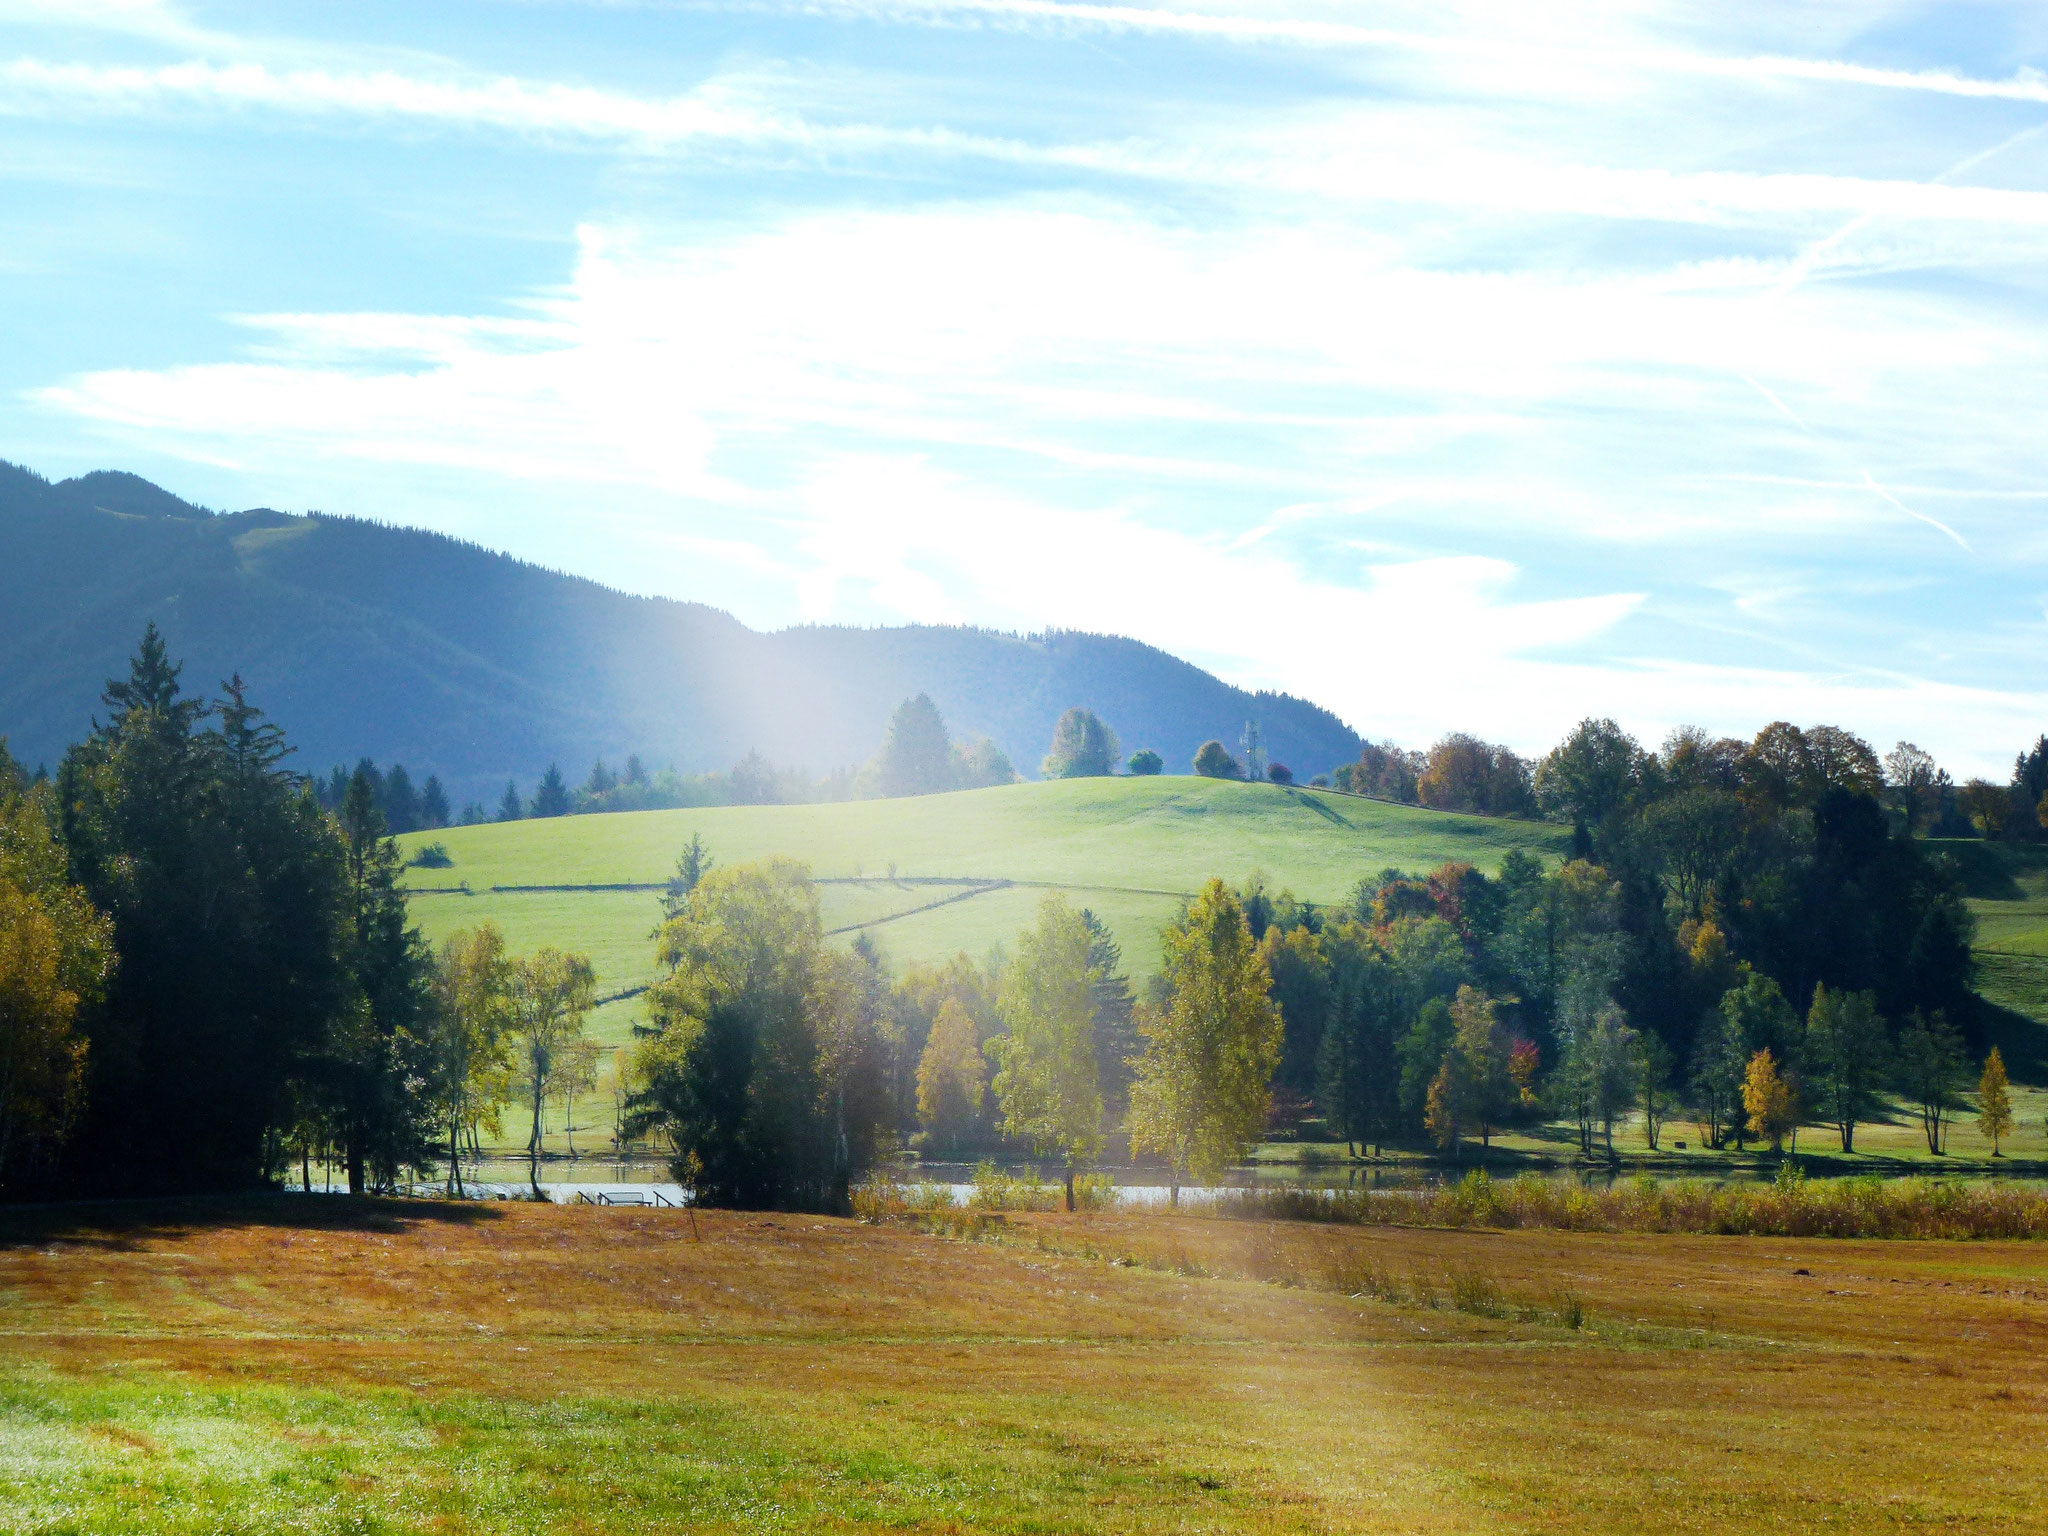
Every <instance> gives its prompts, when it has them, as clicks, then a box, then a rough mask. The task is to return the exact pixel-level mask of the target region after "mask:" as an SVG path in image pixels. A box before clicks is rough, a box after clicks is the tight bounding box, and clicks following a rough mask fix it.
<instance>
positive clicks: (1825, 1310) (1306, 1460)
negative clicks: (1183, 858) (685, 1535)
mask: <svg viewBox="0 0 2048 1536" xmlns="http://www.w3.org/2000/svg"><path fill="white" fill-rule="evenodd" d="M699 1220H700V1227H701V1240H699V1239H697V1238H695V1237H693V1234H692V1228H691V1224H690V1222H689V1220H688V1218H687V1216H686V1215H684V1214H682V1213H678V1212H674V1211H663V1212H649V1211H620V1210H602V1209H596V1208H566V1209H557V1208H550V1207H540V1206H529V1205H489V1206H479V1205H452V1204H451V1205H443V1204H439V1203H427V1202H421V1203H413V1204H398V1203H384V1204H377V1203H368V1202H351V1201H347V1200H343V1199H334V1200H327V1199H315V1200H305V1199H290V1198H284V1199H276V1198H273V1199H265V1200H252V1201H246V1202H239V1203H234V1202H224V1203H194V1204H186V1205H176V1206H142V1205H137V1206H128V1207H105V1208H98V1209H92V1210H86V1209H82V1208H81V1209H76V1210H70V1211H61V1210H60V1211H55V1212H49V1211H46V1212H41V1213H36V1212H14V1213H10V1214H8V1215H6V1216H5V1218H4V1220H0V1329H4V1332H0V1528H4V1529H6V1530H9V1531H27V1532H43V1531H79V1532H95V1533H98V1532H111V1531H128V1530H138V1531H181V1532H184V1531H189V1532H201V1531H204V1532H219V1531H251V1532H255V1531H278V1530H306V1531H422V1532H428V1531H432V1532H529V1531H584V1532H599V1531H673V1530H714V1531H722V1530H788V1531H797V1530H803V1531H811V1530H841V1531H857V1530H871V1529H891V1530H913V1531H964V1530H991V1531H1019V1532H1024V1531H1031V1532H1048V1531H1133V1532H1136V1531H1147V1532H1151V1531H1164V1530H1173V1531H1261V1532H1264V1531H1274V1532H1278V1531H1304V1532H1310V1531H1332V1532H1336V1531H1345V1532H1350V1531H1400V1532H1484V1531H1517V1532H1519V1531H1560V1532H1562V1531H1571V1532H1598V1531H1635V1530H1655V1531H1658V1532H1660V1533H1665V1532H1674V1533H1675V1532H1687V1531H1717V1532H1718V1531H1727V1530H1742V1531H1761V1530H1801V1531H1810V1530H1819V1529H1827V1530H1895V1529H1898V1530H1916V1529H1923V1528H1940V1529H1943V1530H1964V1531H1986V1532H1989V1531H1999V1532H2015V1531H2043V1530H2048V1505H2044V1502H2043V1499H2042V1493H2043V1491H2044V1490H2048V1247H2043V1246H2042V1245H2040V1244H2025V1243H2013V1244H1996V1243H1975V1244H1948V1243H1918V1242H1892V1243H1877V1242H1868V1243H1866V1242H1839V1241H1833V1242H1831V1241H1825V1240H1809V1241H1799V1240H1789V1239H1784V1240H1777V1239H1745V1238H1728V1237H1697V1238H1693V1237H1669V1236H1661V1237H1642V1236H1624V1235H1587V1234H1563V1233H1552V1232H1521V1231H1518V1232H1495V1231H1476V1232H1475V1231H1458V1232H1450V1231H1422V1230H1415V1229H1402V1228H1392V1229H1388V1228H1373V1229H1330V1228H1319V1227H1309V1226H1302V1225H1295V1224H1288V1223H1253V1222H1248V1221H1229V1220H1213V1219H1211V1220H1205V1219H1195V1218H1179V1217H1173V1216H1168V1215H1163V1214H1162V1215H1145V1214H1118V1215H1094V1216H1078V1217H1068V1216H1038V1215H1028V1216H1027V1215H1012V1216H1010V1217H1008V1218H1006V1219H1003V1220H1001V1221H999V1222H992V1223H991V1224H990V1225H989V1226H988V1227H987V1229H986V1230H985V1231H983V1232H981V1233H980V1234H979V1235H978V1236H977V1235H972V1234H967V1235H961V1234H956V1235H953V1236H943V1235H932V1234H928V1233H925V1232H921V1231H918V1230H915V1229H913V1228H911V1227H909V1226H905V1225H881V1226H865V1225H861V1224H857V1223H854V1222H850V1221H837V1220H827V1219H822V1218H815V1217H799V1216H765V1215H747V1216H741V1215H731V1214H724V1213H706V1214H704V1215H703V1216H701V1217H700V1219H699ZM1388 1298H1390V1299H1388ZM1575 1325H1576V1326H1575Z"/></svg>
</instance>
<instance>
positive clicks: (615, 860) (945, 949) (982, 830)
mask: <svg viewBox="0 0 2048 1536" xmlns="http://www.w3.org/2000/svg"><path fill="white" fill-rule="evenodd" d="M693 833H695V834H697V835H699V836H701V837H702V838H703V839H704V841H705V844H706V845H707V847H708V848H709V849H710V852H711V854H712V856H713V858H714V859H716V860H717V861H719V862H722V863H734V862H738V861H740V860H745V859H754V858H761V857H764V856H767V855H769V854H787V855H790V856H792V857H795V858H799V859H802V860H803V861H805V862H806V863H808V864H809V865H810V866H811V870H812V873H813V874H814V876H816V877H817V878H818V879H819V880H820V881H821V883H822V885H823V897H824V909H825V923H826V926H827V927H828V928H830V929H833V930H835V931H836V932H837V934H838V935H839V937H840V938H841V939H842V940H844V941H847V942H850V941H851V939H852V936H853V935H854V934H855V933H862V932H864V933H866V934H867V935H868V936H869V937H870V938H871V939H872V940H873V941H874V942H875V944H876V945H877V947H878V948H880V950H881V951H882V953H883V954H884V956H885V957H886V958H887V959H888V960H889V961H890V962H891V964H892V965H894V966H897V967H899V968H900V967H901V966H902V965H904V964H907V963H910V962H912V961H918V960H938V959H942V958H944V957H945V956H947V955H950V954H952V953H954V952H955V951H958V950H963V949H964V950H966V951H968V952H969V953H971V954H975V955H980V954H982V953H985V952H986V951H987V950H988V948H989V947H990V946H991V945H992V944H995V943H997V942H1004V943H1007V942H1008V941H1009V940H1011V939H1012V938H1013V937H1014V936H1015V934H1016V933H1017V931H1018V930H1019V929H1021V928H1023V927H1024V926H1025V925H1026V924H1027V923H1029V922H1030V920H1031V917H1032V913H1033V909H1034V908H1035V907H1036V906H1037V904H1038V902H1039V901H1040V900H1041V899H1043V896H1044V894H1045V892H1046V891H1048V890H1061V891H1064V892H1066V893H1067V895H1068V897H1069V899H1071V900H1072V901H1074V902H1075V903H1076V904H1077V905H1082V906H1087V907H1090V908H1092V909H1094V910H1095V912H1096V913H1097V914H1098V915H1100V916H1101V917H1102V918H1103V920H1104V921H1105V922H1107V923H1108V924H1109V926H1110V927H1111V929H1112V930H1113V931H1114V932H1115V933H1116V935H1117V938H1118V939H1119V941H1120V942H1121V943H1122V945H1123V948H1124V954H1125V959H1126V963H1127V965H1128V966H1129V968H1130V969H1131V970H1132V972H1133V973H1134V974H1135V975H1139V976H1144V975H1148V974H1150V973H1151V971H1152V970H1153V969H1154V968H1155V967H1156V964H1157V953H1156V951H1157V947H1158V945H1157V939H1158V932H1159V929H1160V928H1161V926H1163V925H1164V924H1165V923H1166V922H1167V921H1168V919H1170V918H1171V917H1172V915H1173V913H1174V911H1175V909H1176V908H1177V907H1178V906H1179V904H1180V901H1181V898H1182V897H1183V896H1185V895H1187V894H1189V893H1191V892H1193V891H1195V890H1196V889H1198V888H1199V887H1200V885H1201V883H1202V882H1203V881H1204V880H1206V879H1207V878H1208V877H1209V876H1211V875H1221V876H1223V877H1224V878H1225V879H1228V880H1230V881H1232V882H1240V881H1244V880H1246V879H1248V878H1250V877H1251V876H1252V875H1254V874H1255V873H1256V874H1262V875H1263V876H1264V877H1265V879H1266V881H1267V883H1268V884H1269V885H1270V886H1271V887H1272V888H1273V889H1274V890H1276V891H1277V890H1280V889H1282V888H1286V889H1291V890H1292V891H1293V892H1294V893H1295V894H1296V895H1297V896H1299V897H1301V898H1303V899H1304V900H1312V901H1317V902H1322V903H1333V902H1340V901H1343V900H1344V899H1345V898H1346V897H1347V896H1348V895H1349V894H1350V892H1351V890H1352V888H1353V887H1354V886H1355V885H1356V884H1357V882H1358V881H1359V879H1360V878H1361V877H1363V876H1365V875H1368V874H1371V873H1373V872H1375V871H1377V870H1380V869H1383V868H1385V867H1387V866H1390V865H1391V866H1395V867H1398V868H1402V869H1406V870H1411V871H1420V870H1424V869H1429V868H1432V867H1434V866H1435V865H1438V864H1441V863H1443V862H1445V861H1446V860H1450V859H1463V860H1467V861H1469V862H1471V863H1474V864H1477V865H1479V866H1480V867H1482V868H1486V869H1491V868H1493V867H1495V866H1497V865H1498V863H1499V862H1500V859H1501V858H1502V856H1503V855H1505V854H1506V853H1507V851H1508V850H1509V849H1510V848H1528V849H1530V850H1532V851H1534V852H1536V853H1539V854H1544V855H1554V854H1556V853H1557V852H1559V851H1560V850H1561V849H1562V847H1563V846H1564V842H1565V840H1566V833H1565V832H1564V831H1563V830H1562V829H1560V828H1558V827H1555V826H1551V825H1547V824H1541V823H1535V822H1521V821H1505V820H1495V819H1490V818H1486V817H1479V816H1454V815H1446V814H1443V813H1441V812H1436V811H1428V810H1422V809H1419V808H1417V807H1412V806H1400V805H1389V804H1385V803H1382V802H1380V801H1375V800H1363V799H1357V798H1354V797H1351V796H1346V795H1335V794H1329V793H1326V792H1321V791H1315V790H1304V789H1297V788H1291V787H1289V788H1282V787H1280V786H1278V785H1270V784H1243V783H1231V782H1224V781H1218V780H1213V779H1198V778H1192V777H1188V778H1181V777H1161V778H1152V779H1074V780H1066V781H1062V782H1057V783H1041V784H1013V785H1009V786H1006V787H1004V788H1001V789H980V790H968V791H962V792H960V793H956V794H949V795H927V796H922V797H919V798H915V799H903V800H859V801H848V802H842V803H838V804H830V805H788V806H730V807H718V808H714V809H708V810H681V811H642V812H634V813H628V814H619V815H608V816H569V817H561V818H557V819H554V820H549V821H517V822H506V823H502V824H494V825H489V826H479V827H460V828H455V829H452V830H447V831H441V832H433V833H416V834H413V835H411V836H408V837H406V838H402V839H401V840H400V842H401V845H402V846H404V847H405V848H407V849H408V850H417V849H418V848H419V847H420V846H421V845H422V844H423V843H426V842H438V843H441V844H442V845H443V846H444V847H446V849H447V850H448V852H449V854H450V856H451V857H452V858H453V860H454V864H453V865H452V867H450V868H446V869H423V868H412V869H409V870H408V871H407V872H406V873H407V881H408V886H409V888H410V889H411V890H412V891H414V892H415V893H417V894H416V895H415V896H414V899H413V901H412V911H413V915H414V918H415V920H416V921H418V922H419V923H420V924H421V926H422V928H423V929H424V930H425V931H426V933H427V935H428V936H429V937H430V938H433V939H437V940H438V939H439V938H441V937H444V936H445V935H446V934H448V933H450V932H453V931H454V930H455V929H457V928H462V927H470V926H474V925H475V924H476V923H479V922H482V921H484V920H485V919H487V918H488V919H492V920H495V921H497V922H498V923H499V924H500V925H501V926H503V927H504V928H505V930H506V935H507V938H508V939H509V940H510V941H511V943H512V945H513V947H514V948H515V949H526V948H531V947H532V946H534V945H536V944H541V943H553V944H559V945H563V946H565V947H569V948H576V949H582V950H586V951H588V952H589V953H590V954H591V956H592V958H593V960H594V961H595V962H596V964H597V969H598V973H599V981H600V984H601V988H602V989H603V990H604V991H606V992H616V991H620V990H623V989H625V988H628V987H633V986H637V985H640V984H642V983H644V982H645V981H647V980H649V979H650V978H651V977H652V975H653V971H654V947H653V944H652V942H651V940H650V938H649V931H650V930H651V929H652V927H653V926H654V921H655V914H656V908H655V896H654V893H653V888H654V887H656V886H658V885H659V883H660V882H661V881H663V880H664V879H666V878H667V876H668V874H669V872H670V871H671V870H672V869H673V867H674V864H675V858H676V854H677V851H678V850H679V849H680V848H681V847H682V845H683V844H684V843H686V842H687V841H688V840H689V838H690V836H691V835H692V834H693ZM465 885H466V886H467V890H466V891H465V890H464V889H463V887H464V886H465ZM632 887H639V889H633V888H632Z"/></svg>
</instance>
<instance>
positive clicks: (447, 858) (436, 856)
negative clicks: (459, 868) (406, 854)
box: [408, 843, 455, 869]
mask: <svg viewBox="0 0 2048 1536" xmlns="http://www.w3.org/2000/svg"><path fill="white" fill-rule="evenodd" d="M408 862H409V863H411V864H412V865H413V867H414V868H416V869H452V868H453V867H454V866H455V856H454V855H453V854H451V853H450V852H449V851H448V845H447V844H446V843H428V844H426V845H425V846H424V847H422V848H420V849H418V850H417V851H415V852H414V854H413V856H412V858H411V859H410V860H409V861H408Z"/></svg>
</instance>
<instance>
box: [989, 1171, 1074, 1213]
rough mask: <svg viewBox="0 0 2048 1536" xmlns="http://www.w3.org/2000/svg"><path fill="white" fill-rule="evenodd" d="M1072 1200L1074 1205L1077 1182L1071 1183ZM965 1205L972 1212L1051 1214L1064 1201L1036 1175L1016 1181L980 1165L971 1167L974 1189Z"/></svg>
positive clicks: (1010, 1176) (1064, 1201) (1062, 1197)
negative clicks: (1037, 1212)
mask: <svg viewBox="0 0 2048 1536" xmlns="http://www.w3.org/2000/svg"><path fill="white" fill-rule="evenodd" d="M1074 1198H1075V1200H1076V1202H1077V1203H1078V1202H1079V1200H1080V1181H1079V1180H1076V1181H1075V1189H1074ZM967 1204H968V1208H969V1209H971V1210H976V1211H1052V1210H1058V1209H1059V1208H1060V1207H1062V1206H1063V1205H1065V1204H1066V1199H1065V1197H1064V1196H1063V1195H1062V1194H1061V1193H1060V1191H1059V1190H1058V1189H1056V1188H1055V1187H1054V1186H1052V1185H1050V1184H1048V1183H1046V1182H1045V1181H1044V1180H1043V1179H1041V1178H1039V1177H1038V1175H1037V1174H1036V1173H1033V1174H1029V1175H1027V1176H1024V1177H1021V1178H1020V1177H1019V1176H1017V1175H1016V1174H1013V1173H1005V1172H1003V1170H1002V1169H1000V1168H998V1167H997V1166H996V1165H995V1164H994V1163H991V1162H986V1161H984V1162H979V1163H976V1164H975V1165H974V1188H973V1189H972V1190H970V1191H969V1192H968V1195H967Z"/></svg>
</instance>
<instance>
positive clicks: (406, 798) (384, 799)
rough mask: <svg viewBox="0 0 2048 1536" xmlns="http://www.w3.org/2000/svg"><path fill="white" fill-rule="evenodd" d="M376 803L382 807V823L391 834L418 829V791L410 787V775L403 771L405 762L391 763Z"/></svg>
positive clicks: (395, 834)
mask: <svg viewBox="0 0 2048 1536" xmlns="http://www.w3.org/2000/svg"><path fill="white" fill-rule="evenodd" d="M377 803H378V805H379V806H380V807H381V808H382V809H383V812H384V823H385V825H386V826H387V827H389V828H390V829H391V835H392V836H394V837H396V836H398V835H399V834H401V833H405V832H416V831H418V830H419V828H420V825H421V822H420V797H419V791H418V790H416V789H414V788H413V787H412V775H411V774H409V773H407V772H406V771H405V764H403V763H393V764H392V765H391V771H390V772H389V773H388V774H386V775H385V776H384V792H383V794H381V795H379V796H378V797H377Z"/></svg>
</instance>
